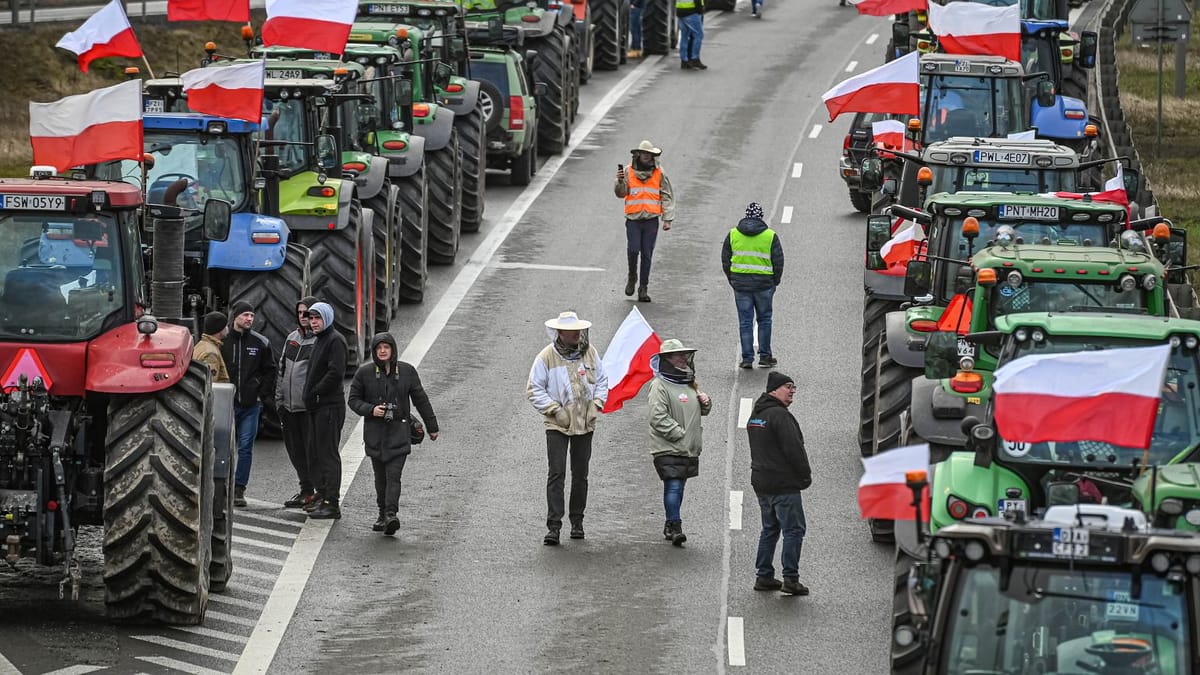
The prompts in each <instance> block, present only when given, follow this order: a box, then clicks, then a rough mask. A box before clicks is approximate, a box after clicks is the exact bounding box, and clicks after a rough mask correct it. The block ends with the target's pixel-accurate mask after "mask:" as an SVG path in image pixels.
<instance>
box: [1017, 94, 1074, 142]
mask: <svg viewBox="0 0 1200 675" xmlns="http://www.w3.org/2000/svg"><path fill="white" fill-rule="evenodd" d="M1032 106H1033V108H1032V113H1031V115H1030V116H1031V118H1032V119H1031V120H1030V125H1031V126H1032V127H1034V128H1035V129H1037V135H1038V137H1039V138H1049V139H1052V140H1056V141H1064V140H1065V141H1073V140H1076V139H1080V138H1084V128H1085V127H1087V124H1088V116H1087V106H1085V105H1084V104H1083V102H1082V101H1080V100H1079V99H1077V98H1067V97H1066V96H1057V97H1055V99H1054V106H1053V107H1051V108H1043V107H1041V106H1040V105H1038V104H1037V101H1034V102H1033V104H1032ZM1067 110H1078V111H1080V112H1082V113H1083V115H1082V116H1081V117H1080V119H1075V120H1072V119H1067V116H1066V111H1067Z"/></svg>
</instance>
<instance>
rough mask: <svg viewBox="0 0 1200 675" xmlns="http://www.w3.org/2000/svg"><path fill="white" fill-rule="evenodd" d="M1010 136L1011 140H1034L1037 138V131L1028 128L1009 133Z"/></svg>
mask: <svg viewBox="0 0 1200 675" xmlns="http://www.w3.org/2000/svg"><path fill="white" fill-rule="evenodd" d="M1008 138H1009V139H1010V140H1014V141H1032V140H1036V139H1037V131H1036V130H1034V129H1027V130H1025V131H1014V132H1013V133H1011V134H1009V135H1008Z"/></svg>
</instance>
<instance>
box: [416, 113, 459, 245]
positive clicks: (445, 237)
mask: <svg viewBox="0 0 1200 675" xmlns="http://www.w3.org/2000/svg"><path fill="white" fill-rule="evenodd" d="M425 160H426V162H427V164H426V166H427V168H428V170H429V248H428V250H427V251H426V255H427V256H428V257H429V262H430V263H432V264H434V265H452V264H454V258H455V256H457V255H458V243H459V239H460V238H461V235H462V219H461V216H462V208H461V203H462V183H463V170H462V157H461V156H460V154H459V140H458V130H457V129H455V130H453V131H451V132H450V142H449V143H447V144H446V147H444V148H442V149H441V150H434V151H433V152H430V153H426V155H425Z"/></svg>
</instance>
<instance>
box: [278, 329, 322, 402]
mask: <svg viewBox="0 0 1200 675" xmlns="http://www.w3.org/2000/svg"><path fill="white" fill-rule="evenodd" d="M316 341H317V336H315V335H313V334H312V333H311V332H309V331H301V330H300V329H299V328H297V329H296V330H294V331H292V332H291V333H289V334H288V336H287V339H286V340H284V341H283V352H282V353H281V354H280V355H279V367H278V368H276V369H275V407H276V408H278V409H280V410H286V411H288V412H303V411H304V384H305V383H306V382H307V381H308V361H309V358H310V357H311V356H312V349H313V344H314V343H316Z"/></svg>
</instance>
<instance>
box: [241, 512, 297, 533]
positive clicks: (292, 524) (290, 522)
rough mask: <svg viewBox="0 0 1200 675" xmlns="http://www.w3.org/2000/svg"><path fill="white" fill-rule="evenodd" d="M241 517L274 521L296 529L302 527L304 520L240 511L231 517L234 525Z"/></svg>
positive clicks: (266, 521)
mask: <svg viewBox="0 0 1200 675" xmlns="http://www.w3.org/2000/svg"><path fill="white" fill-rule="evenodd" d="M242 518H249V519H251V520H257V521H261V522H264V523H275V524H276V525H283V526H285V527H292V528H295V529H297V530H298V529H300V528H302V527H304V522H305V521H303V520H288V519H287V518H276V517H275V516H264V515H263V514H261V513H250V512H249V511H242V512H240V513H238V514H237V515H236V516H234V519H233V522H234V524H235V525H236V524H237V521H238V520H240V519H242Z"/></svg>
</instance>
